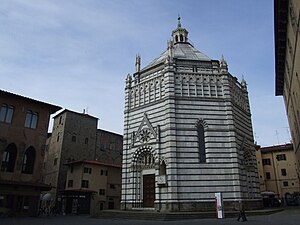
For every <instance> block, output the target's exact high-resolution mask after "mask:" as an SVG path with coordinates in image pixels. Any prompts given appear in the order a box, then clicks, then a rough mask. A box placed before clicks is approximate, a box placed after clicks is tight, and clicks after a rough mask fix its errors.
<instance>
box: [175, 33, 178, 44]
mask: <svg viewBox="0 0 300 225" xmlns="http://www.w3.org/2000/svg"><path fill="white" fill-rule="evenodd" d="M177 42H178V36H177V35H176V36H175V43H177Z"/></svg>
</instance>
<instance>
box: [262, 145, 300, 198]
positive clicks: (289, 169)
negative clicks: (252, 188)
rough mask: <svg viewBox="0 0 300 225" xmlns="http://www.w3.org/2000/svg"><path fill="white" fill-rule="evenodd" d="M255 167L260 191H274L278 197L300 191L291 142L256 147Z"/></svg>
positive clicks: (299, 180) (299, 181)
mask: <svg viewBox="0 0 300 225" xmlns="http://www.w3.org/2000/svg"><path fill="white" fill-rule="evenodd" d="M256 158H257V168H258V174H259V183H260V190H261V192H265V191H268V192H274V193H275V194H276V195H277V196H278V197H279V198H284V197H285V194H286V193H294V192H299V191H300V179H299V171H298V169H297V163H296V156H295V152H294V150H293V145H292V144H285V145H277V146H271V147H263V148H260V147H259V146H258V147H257V151H256Z"/></svg>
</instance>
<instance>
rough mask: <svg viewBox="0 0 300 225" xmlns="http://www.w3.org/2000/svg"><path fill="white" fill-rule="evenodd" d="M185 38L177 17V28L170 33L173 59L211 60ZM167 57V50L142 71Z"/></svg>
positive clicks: (185, 35) (186, 33) (184, 30)
mask: <svg viewBox="0 0 300 225" xmlns="http://www.w3.org/2000/svg"><path fill="white" fill-rule="evenodd" d="M187 36H188V31H187V30H186V29H184V28H181V23H180V17H179V18H178V27H177V29H176V30H174V31H172V38H173V41H172V44H173V58H174V59H179V60H196V61H211V58H209V57H208V56H207V55H205V54H203V53H202V52H200V51H199V50H197V49H196V48H194V46H193V45H191V44H190V43H189V42H188V37H187ZM168 56H169V52H168V49H167V50H166V51H164V52H163V53H161V54H160V55H159V56H158V57H157V58H155V59H154V60H153V61H152V62H150V63H149V64H148V65H147V66H146V67H144V68H143V69H142V71H143V70H147V69H149V68H151V67H153V66H156V65H158V64H161V63H163V62H165V60H166V59H167V58H168Z"/></svg>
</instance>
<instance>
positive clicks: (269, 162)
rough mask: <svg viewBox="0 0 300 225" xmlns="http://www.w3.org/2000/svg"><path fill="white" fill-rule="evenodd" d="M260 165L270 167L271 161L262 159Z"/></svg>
mask: <svg viewBox="0 0 300 225" xmlns="http://www.w3.org/2000/svg"><path fill="white" fill-rule="evenodd" d="M262 164H263V165H264V166H265V165H271V159H262Z"/></svg>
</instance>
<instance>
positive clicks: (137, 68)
mask: <svg viewBox="0 0 300 225" xmlns="http://www.w3.org/2000/svg"><path fill="white" fill-rule="evenodd" d="M140 69H141V56H140V55H139V54H137V55H136V57H135V72H140Z"/></svg>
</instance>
